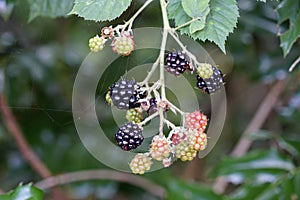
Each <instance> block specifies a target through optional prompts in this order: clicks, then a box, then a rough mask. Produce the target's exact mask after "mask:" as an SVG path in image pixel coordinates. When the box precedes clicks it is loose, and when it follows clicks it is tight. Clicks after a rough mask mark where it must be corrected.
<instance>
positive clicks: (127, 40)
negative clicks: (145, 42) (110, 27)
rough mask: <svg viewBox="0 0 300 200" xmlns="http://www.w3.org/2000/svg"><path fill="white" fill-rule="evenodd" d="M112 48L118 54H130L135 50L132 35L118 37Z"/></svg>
mask: <svg viewBox="0 0 300 200" xmlns="http://www.w3.org/2000/svg"><path fill="white" fill-rule="evenodd" d="M112 49H113V51H114V52H116V53H117V54H120V55H123V56H128V55H129V54H130V53H131V52H132V51H133V50H134V41H133V39H132V36H121V37H116V38H115V40H114V41H113V43H112Z"/></svg>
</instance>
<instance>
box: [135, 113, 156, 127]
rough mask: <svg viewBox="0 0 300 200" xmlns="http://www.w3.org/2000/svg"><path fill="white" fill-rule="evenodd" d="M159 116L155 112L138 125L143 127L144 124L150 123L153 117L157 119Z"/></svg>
mask: <svg viewBox="0 0 300 200" xmlns="http://www.w3.org/2000/svg"><path fill="white" fill-rule="evenodd" d="M158 115H159V113H158V112H155V113H154V114H152V115H150V116H149V117H147V118H146V119H144V120H143V121H142V122H140V123H138V124H139V125H140V126H144V125H145V124H147V122H149V121H151V120H152V119H154V118H155V117H157V116H158Z"/></svg>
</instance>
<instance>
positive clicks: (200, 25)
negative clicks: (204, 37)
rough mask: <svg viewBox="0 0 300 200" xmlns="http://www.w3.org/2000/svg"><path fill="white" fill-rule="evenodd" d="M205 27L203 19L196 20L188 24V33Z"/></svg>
mask: <svg viewBox="0 0 300 200" xmlns="http://www.w3.org/2000/svg"><path fill="white" fill-rule="evenodd" d="M204 27H205V21H202V20H196V21H194V22H192V23H191V25H190V33H192V34H193V33H195V32H197V31H201V30H202V29H203V28H204Z"/></svg>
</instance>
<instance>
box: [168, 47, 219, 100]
mask: <svg viewBox="0 0 300 200" xmlns="http://www.w3.org/2000/svg"><path fill="white" fill-rule="evenodd" d="M165 69H166V71H167V72H169V73H171V74H174V75H175V76H179V75H180V74H183V73H184V72H185V71H186V70H188V71H190V72H193V71H194V67H193V66H191V63H190V62H189V61H188V60H187V58H186V55H185V54H184V53H183V52H177V51H175V52H169V53H167V55H166V59H165ZM196 71H197V75H196V79H197V87H198V88H200V89H201V90H202V91H203V92H205V93H208V94H212V93H214V92H216V91H217V90H219V89H220V88H221V87H222V86H223V84H224V80H223V74H222V72H221V71H220V70H219V69H218V68H217V67H215V66H212V65H211V64H208V63H200V65H199V66H198V67H197V69H196Z"/></svg>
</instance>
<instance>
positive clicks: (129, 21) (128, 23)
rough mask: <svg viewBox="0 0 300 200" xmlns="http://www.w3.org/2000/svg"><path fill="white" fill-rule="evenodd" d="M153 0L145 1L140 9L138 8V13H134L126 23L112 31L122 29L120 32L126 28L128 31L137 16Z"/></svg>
mask: <svg viewBox="0 0 300 200" xmlns="http://www.w3.org/2000/svg"><path fill="white" fill-rule="evenodd" d="M152 1H153V0H147V1H146V2H145V3H144V4H143V5H142V7H140V9H138V11H136V13H135V14H134V15H133V16H132V17H131V18H130V19H129V20H128V21H127V22H125V23H124V24H123V25H118V26H116V27H115V28H114V29H115V30H116V31H118V30H120V29H122V31H124V30H125V29H126V27H127V26H128V30H131V27H132V24H133V22H134V20H135V19H136V18H137V17H138V16H139V14H140V13H141V12H142V11H143V10H144V9H145V8H146V7H147V6H148V5H149V4H150V3H151V2H152Z"/></svg>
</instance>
